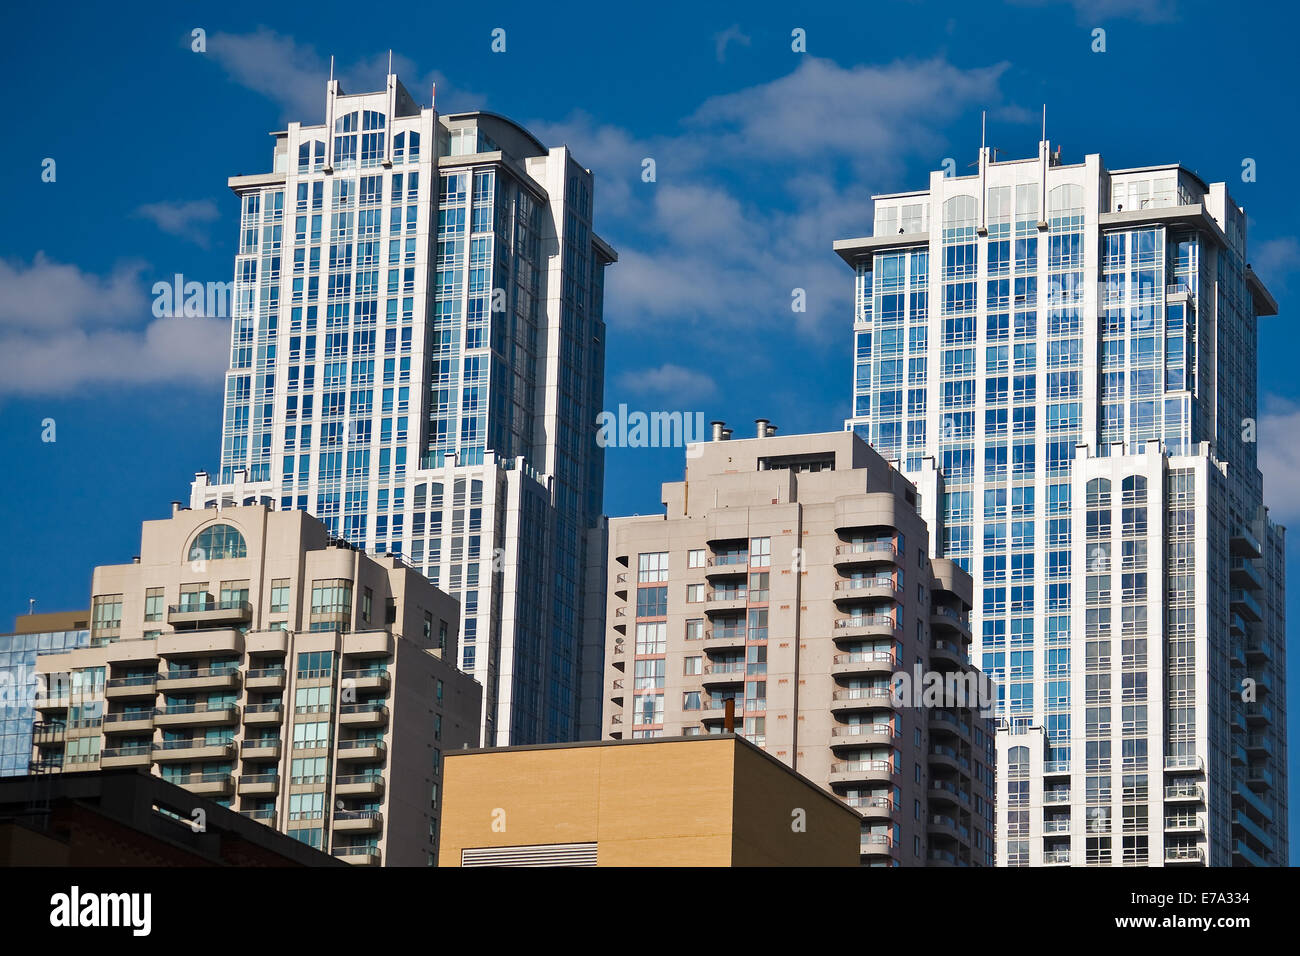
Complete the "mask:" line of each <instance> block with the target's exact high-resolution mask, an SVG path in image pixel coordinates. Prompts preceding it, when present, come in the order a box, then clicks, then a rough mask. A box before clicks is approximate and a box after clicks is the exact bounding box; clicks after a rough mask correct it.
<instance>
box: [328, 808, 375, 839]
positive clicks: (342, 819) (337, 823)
mask: <svg viewBox="0 0 1300 956" xmlns="http://www.w3.org/2000/svg"><path fill="white" fill-rule="evenodd" d="M383 828H384V815H383V813H381V812H380V811H378V810H335V811H334V829H335V830H336V831H346V832H349V833H377V832H378V831H380V830H382V829H383Z"/></svg>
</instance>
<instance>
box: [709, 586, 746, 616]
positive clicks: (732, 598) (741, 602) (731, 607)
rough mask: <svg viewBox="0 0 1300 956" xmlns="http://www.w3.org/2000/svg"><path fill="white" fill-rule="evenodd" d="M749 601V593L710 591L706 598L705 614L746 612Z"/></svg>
mask: <svg viewBox="0 0 1300 956" xmlns="http://www.w3.org/2000/svg"><path fill="white" fill-rule="evenodd" d="M748 600H749V593H748V592H747V591H743V590H742V591H730V590H728V591H717V590H715V591H709V592H708V593H707V594H706V595H705V598H704V613H705V614H709V615H712V614H735V613H736V612H737V611H743V610H745V606H746V602H748Z"/></svg>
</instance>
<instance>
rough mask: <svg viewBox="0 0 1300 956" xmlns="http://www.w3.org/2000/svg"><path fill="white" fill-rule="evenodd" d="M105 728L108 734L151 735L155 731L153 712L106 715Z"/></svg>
mask: <svg viewBox="0 0 1300 956" xmlns="http://www.w3.org/2000/svg"><path fill="white" fill-rule="evenodd" d="M103 728H104V733H106V734H142V733H143V734H147V733H150V732H151V731H152V730H153V711H152V710H145V711H132V712H129V713H116V714H105V715H104V723H103Z"/></svg>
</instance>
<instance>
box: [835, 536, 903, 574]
mask: <svg viewBox="0 0 1300 956" xmlns="http://www.w3.org/2000/svg"><path fill="white" fill-rule="evenodd" d="M831 563H832V564H833V565H834V566H835V567H836V568H837V569H839V568H857V567H863V566H867V565H892V566H897V565H899V564H901V563H902V557H901V556H900V555H899V553H898V548H896V547H895V546H894V543H893V542H892V541H860V542H857V543H849V544H841V545H838V546H837V547H836V548H835V557H834V559H833V560H832V562H831Z"/></svg>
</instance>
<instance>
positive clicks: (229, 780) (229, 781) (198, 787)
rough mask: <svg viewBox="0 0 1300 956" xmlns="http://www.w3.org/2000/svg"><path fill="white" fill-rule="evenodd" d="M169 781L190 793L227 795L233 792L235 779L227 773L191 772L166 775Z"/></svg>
mask: <svg viewBox="0 0 1300 956" xmlns="http://www.w3.org/2000/svg"><path fill="white" fill-rule="evenodd" d="M164 779H166V780H167V781H168V782H169V783H174V784H176V785H177V786H180V787H184V788H185V789H186V790H188V791H190V793H200V794H205V795H211V796H219V797H228V796H230V795H231V794H233V793H234V792H235V780H234V778H233V777H231V775H230V774H228V773H191V774H188V775H186V776H183V777H166V778H164Z"/></svg>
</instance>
